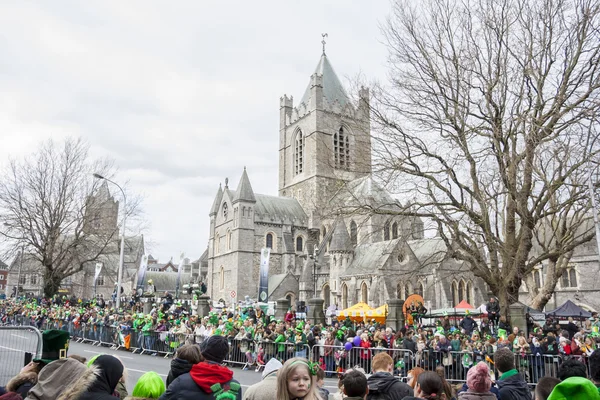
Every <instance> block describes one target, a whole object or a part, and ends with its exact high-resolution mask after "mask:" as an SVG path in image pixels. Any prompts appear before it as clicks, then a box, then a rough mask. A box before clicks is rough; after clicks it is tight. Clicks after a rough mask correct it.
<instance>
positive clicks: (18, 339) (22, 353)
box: [0, 325, 42, 386]
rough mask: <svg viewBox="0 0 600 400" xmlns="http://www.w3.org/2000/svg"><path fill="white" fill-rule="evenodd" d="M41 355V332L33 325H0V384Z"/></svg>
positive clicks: (6, 381)
mask: <svg viewBox="0 0 600 400" xmlns="http://www.w3.org/2000/svg"><path fill="white" fill-rule="evenodd" d="M41 356H42V333H41V332H40V331H39V330H38V329H37V328H36V327H33V326H26V325H23V326H1V327H0V386H4V385H6V384H7V383H8V381H9V380H11V379H12V378H13V377H15V376H16V375H17V374H19V372H20V371H21V368H23V367H24V366H25V365H27V364H28V363H29V362H30V361H31V360H33V359H35V358H40V357H41Z"/></svg>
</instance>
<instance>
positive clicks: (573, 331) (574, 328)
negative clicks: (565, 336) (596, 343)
mask: <svg viewBox="0 0 600 400" xmlns="http://www.w3.org/2000/svg"><path fill="white" fill-rule="evenodd" d="M565 330H566V331H567V332H568V333H569V340H572V339H573V336H575V334H576V333H577V332H579V328H578V327H577V325H575V322H573V317H569V319H568V323H567V327H566V328H565Z"/></svg>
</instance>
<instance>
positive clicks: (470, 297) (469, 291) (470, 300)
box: [465, 281, 473, 305]
mask: <svg viewBox="0 0 600 400" xmlns="http://www.w3.org/2000/svg"><path fill="white" fill-rule="evenodd" d="M465 297H466V299H467V303H469V304H471V305H473V282H471V281H469V282H467V293H466V296H465Z"/></svg>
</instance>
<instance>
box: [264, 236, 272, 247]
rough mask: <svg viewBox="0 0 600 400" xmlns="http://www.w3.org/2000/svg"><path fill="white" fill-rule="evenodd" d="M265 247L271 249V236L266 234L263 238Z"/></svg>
mask: <svg viewBox="0 0 600 400" xmlns="http://www.w3.org/2000/svg"><path fill="white" fill-rule="evenodd" d="M265 247H266V248H268V249H272V248H273V234H272V233H267V237H266V238H265Z"/></svg>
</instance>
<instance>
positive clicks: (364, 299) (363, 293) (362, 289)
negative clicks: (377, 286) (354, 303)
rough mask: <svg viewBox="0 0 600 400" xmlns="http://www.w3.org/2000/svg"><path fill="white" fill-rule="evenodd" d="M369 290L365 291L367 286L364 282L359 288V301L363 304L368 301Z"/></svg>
mask: <svg viewBox="0 0 600 400" xmlns="http://www.w3.org/2000/svg"><path fill="white" fill-rule="evenodd" d="M368 295H369V290H368V289H367V284H366V283H365V282H363V283H362V285H361V286H360V301H362V302H363V303H367V302H368V301H369V297H368Z"/></svg>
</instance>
